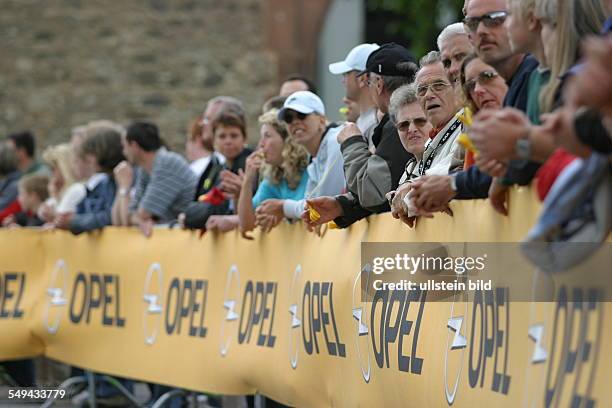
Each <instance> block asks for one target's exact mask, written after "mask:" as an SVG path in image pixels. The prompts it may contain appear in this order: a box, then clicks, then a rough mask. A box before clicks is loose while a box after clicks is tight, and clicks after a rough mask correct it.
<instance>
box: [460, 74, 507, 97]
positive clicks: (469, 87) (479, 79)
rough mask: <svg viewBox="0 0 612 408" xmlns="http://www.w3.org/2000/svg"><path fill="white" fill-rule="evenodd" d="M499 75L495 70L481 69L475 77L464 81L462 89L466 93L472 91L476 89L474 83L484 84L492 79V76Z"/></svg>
mask: <svg viewBox="0 0 612 408" xmlns="http://www.w3.org/2000/svg"><path fill="white" fill-rule="evenodd" d="M497 76H499V74H498V73H497V72H494V71H482V72H481V73H479V74H478V75H477V76H476V77H475V78H472V79H470V80H469V81H465V85H464V89H465V92H466V93H472V92H474V89H476V84H477V83H478V84H479V85H485V84H488V83H489V82H491V81H492V80H493V78H495V77H497Z"/></svg>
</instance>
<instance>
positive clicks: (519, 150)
mask: <svg viewBox="0 0 612 408" xmlns="http://www.w3.org/2000/svg"><path fill="white" fill-rule="evenodd" d="M530 135H531V128H529V130H528V131H527V133H526V134H525V136H524V137H521V138H519V139H516V143H515V145H514V150H515V152H516V155H517V156H518V158H519V159H521V160H529V157H531V139H530V138H529V136H530Z"/></svg>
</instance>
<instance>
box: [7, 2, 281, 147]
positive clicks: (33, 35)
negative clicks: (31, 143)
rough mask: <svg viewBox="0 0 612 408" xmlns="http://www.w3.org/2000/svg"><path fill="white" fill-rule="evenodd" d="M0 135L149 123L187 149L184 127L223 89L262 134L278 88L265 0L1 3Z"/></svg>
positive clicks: (44, 139) (52, 139)
mask: <svg viewBox="0 0 612 408" xmlns="http://www.w3.org/2000/svg"><path fill="white" fill-rule="evenodd" d="M0 9H1V11H0V50H2V51H1V53H2V57H1V58H0V135H2V136H4V135H6V134H7V133H8V132H11V131H17V130H22V129H27V128H30V129H33V130H34V131H35V132H36V134H37V135H38V138H39V140H40V144H41V145H49V144H52V143H57V142H61V141H64V140H67V138H68V137H69V132H70V128H71V127H73V126H76V125H79V124H82V123H85V122H87V121H90V120H93V119H100V118H108V119H113V120H117V121H120V122H122V123H129V122H130V121H132V120H136V119H149V120H152V121H154V122H155V123H157V124H158V125H159V126H160V129H161V131H162V136H163V137H164V138H165V139H166V140H168V141H169V142H170V144H171V146H172V147H173V148H175V149H180V151H182V145H183V140H184V139H183V138H184V135H185V132H186V127H187V124H188V122H189V121H190V119H191V118H193V117H195V116H196V115H198V114H199V113H201V112H202V109H203V106H204V103H205V101H206V100H207V99H208V98H210V97H212V96H214V95H218V94H227V95H232V96H236V97H239V98H240V99H242V100H243V101H244V102H245V105H246V107H247V110H248V112H249V120H250V123H249V129H250V139H251V140H255V139H256V138H257V137H258V134H257V133H258V132H257V128H258V127H257V125H256V118H257V115H258V114H259V110H260V107H261V104H262V102H263V101H264V100H265V99H266V98H267V97H269V96H270V95H273V94H274V93H275V92H276V91H277V89H278V88H277V83H278V78H277V77H276V76H277V72H278V69H277V64H276V62H275V60H276V59H275V57H274V55H273V54H272V53H270V52H267V51H265V50H264V40H263V38H264V32H263V29H262V24H261V20H262V4H261V1H260V0H0Z"/></svg>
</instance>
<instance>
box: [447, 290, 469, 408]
mask: <svg viewBox="0 0 612 408" xmlns="http://www.w3.org/2000/svg"><path fill="white" fill-rule="evenodd" d="M461 295H463V296H464V297H467V294H465V293H463V294H457V293H455V294H454V295H453V303H452V305H451V311H450V317H449V319H448V321H447V322H446V327H447V328H448V333H447V335H446V351H445V354H444V392H445V394H446V402H447V403H448V405H452V404H453V402H454V401H455V397H456V396H457V389H458V388H459V379H460V378H461V370H462V369H463V361H464V358H465V351H466V349H467V338H466V337H465V336H464V335H463V334H461V331H462V328H463V327H464V323H465V318H464V316H467V313H468V302H467V299H465V300H464V303H465V310H464V312H463V316H455V302H456V299H457V296H461ZM464 330H465V331H464V333H467V327H466V328H465V329H464ZM451 336H452V342H451V340H450V339H451ZM449 343H450V344H449ZM453 350H461V355H460V356H454V354H455V353H453V356H452V357H454V358H453V361H455V362H456V361H457V359H458V360H459V362H458V369H457V374H456V376H455V382H454V384H453V386H452V391H451V390H450V389H449V384H448V377H449V374H448V369H449V357H451V356H449V351H453ZM453 366H455V367H457V365H456V364H453Z"/></svg>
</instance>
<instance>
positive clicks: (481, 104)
mask: <svg viewBox="0 0 612 408" xmlns="http://www.w3.org/2000/svg"><path fill="white" fill-rule="evenodd" d="M460 81H461V82H460V84H461V87H462V89H463V92H464V94H465V99H466V100H467V105H468V107H469V108H471V109H472V110H473V111H474V112H478V111H479V110H481V109H489V110H499V109H501V107H502V104H503V100H504V98H505V96H506V92H507V91H508V86H507V84H506V82H505V81H504V79H503V78H502V77H501V76H500V75H499V74H498V73H497V72H496V71H495V68H493V67H492V66H490V65H488V64H486V63H485V62H484V61H482V59H480V58H479V57H477V56H476V55H473V54H472V55H469V56H468V57H467V58H465V60H464V62H463V64H462V65H461V71H460ZM473 164H474V159H473V155H472V154H470V152H466V156H465V163H464V168H470V167H471V166H472V165H473ZM456 175H457V173H454V174H451V175H448V176H447V175H430V176H423V177H421V178H420V179H419V180H417V181H416V182H415V183H413V185H412V188H413V194H414V201H415V205H416V206H417V207H418V208H428V209H431V210H432V211H435V210H443V209H445V208H446V205H447V204H448V202H449V201H450V200H451V199H453V198H455V197H456V196H457V193H456V191H455V190H453V187H452V186H453V180H452V178H454V177H456ZM458 198H461V197H458ZM429 202H431V203H435V204H436V205H435V206H434V205H433V204H430V203H429ZM503 211H504V213H505V212H506V209H505V207H504V210H503Z"/></svg>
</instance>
